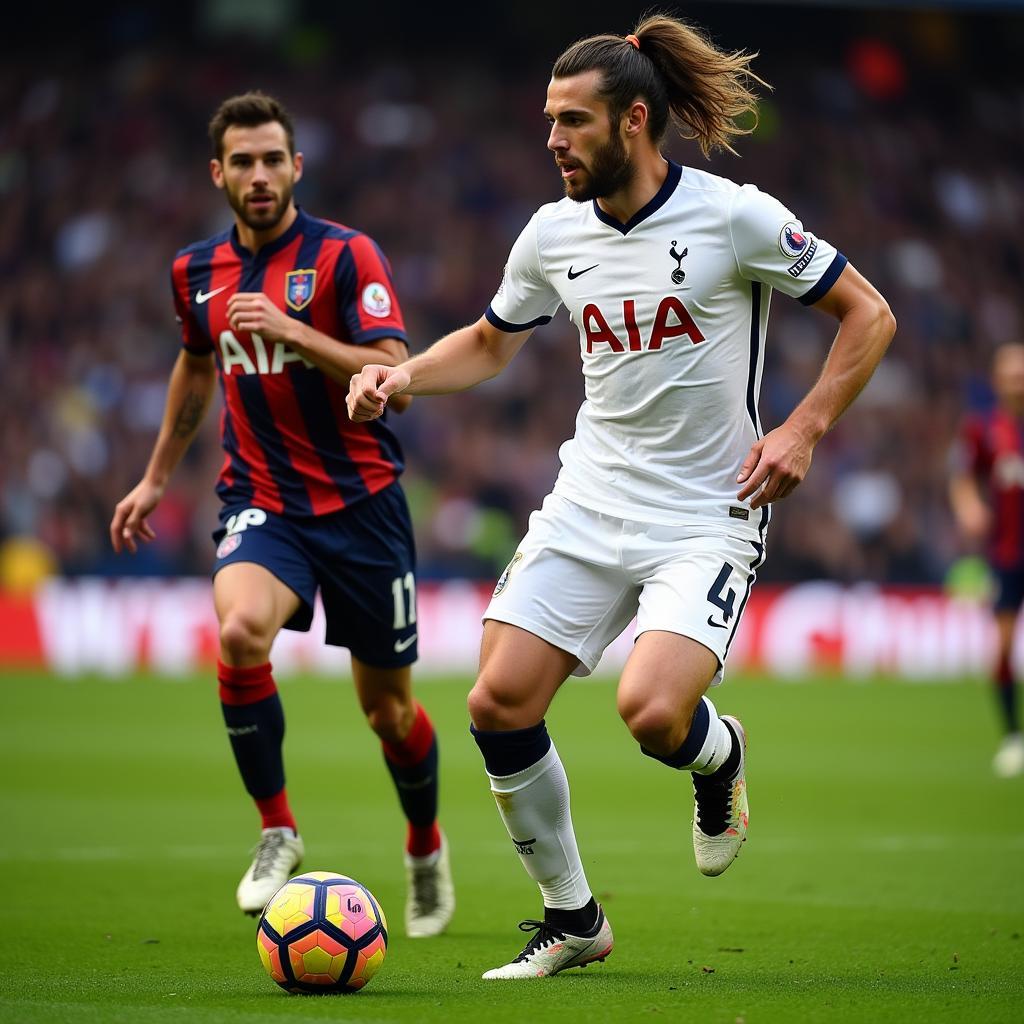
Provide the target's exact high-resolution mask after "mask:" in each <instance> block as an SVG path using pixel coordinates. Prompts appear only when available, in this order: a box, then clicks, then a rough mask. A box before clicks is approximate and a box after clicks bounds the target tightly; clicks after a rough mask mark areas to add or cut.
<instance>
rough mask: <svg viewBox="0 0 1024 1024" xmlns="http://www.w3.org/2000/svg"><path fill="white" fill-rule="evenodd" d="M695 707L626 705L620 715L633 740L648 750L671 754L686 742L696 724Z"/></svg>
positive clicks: (652, 703)
mask: <svg viewBox="0 0 1024 1024" xmlns="http://www.w3.org/2000/svg"><path fill="white" fill-rule="evenodd" d="M693 710H694V709H693V707H680V706H679V705H678V704H671V703H669V702H667V701H658V700H647V701H625V702H621V701H620V704H619V715H620V716H621V717H622V720H623V721H624V722H625V723H626V727H627V728H628V729H629V731H630V732H631V733H632V734H633V738H634V739H635V740H636V741H637V742H638V743H639V744H640V745H641V746H643V747H646V748H647V749H648V750H653V751H656V752H658V753H669V752H671V751H673V750H675V749H677V748H678V747H679V746H680V745H681V744H682V742H683V740H685V739H686V736H687V733H689V731H690V724H691V722H692V721H693Z"/></svg>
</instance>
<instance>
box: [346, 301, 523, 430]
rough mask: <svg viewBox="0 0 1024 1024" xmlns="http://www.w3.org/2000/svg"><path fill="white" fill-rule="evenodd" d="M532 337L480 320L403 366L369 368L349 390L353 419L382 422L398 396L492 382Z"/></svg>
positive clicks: (446, 391) (427, 393)
mask: <svg viewBox="0 0 1024 1024" xmlns="http://www.w3.org/2000/svg"><path fill="white" fill-rule="evenodd" d="M532 333H533V332H532V331H520V332H519V333H517V334H506V333H505V332H504V331H499V330H498V328H497V327H495V326H494V325H493V324H491V323H490V322H489V321H488V320H486V319H485V318H483V317H481V318H480V319H479V320H478V321H477V322H476V323H475V324H470V325H469V326H468V327H462V328H460V329H459V330H457V331H453V332H452V333H451V334H447V335H445V337H443V338H442V339H441V340H440V341H437V342H435V343H434V344H433V345H431V347H430V348H429V349H427V351H426V352H423V353H421V354H420V355H418V356H415V357H413V358H412V359H410V360H408V361H407V362H404V363H400V364H399V365H398V366H381V365H369V366H364V367H363V369H362V372H361V373H358V374H356V375H355V376H354V377H353V378H352V382H351V384H350V386H349V393H348V414H349V416H350V417H351V418H352V419H353V420H354V421H355V422H356V423H362V422H365V421H366V420H372V419H376V418H377V417H378V416H380V414H381V413H382V412H383V411H384V406H385V405H387V404H388V401H389V399H392V396H393V395H396V394H399V393H404V394H408V395H443V394H448V393H449V392H451V391H465V390H466V389H467V388H471V387H473V385H474V384H479V383H481V382H482V381H485V380H490V379H491V378H492V377H496V376H497V375H498V374H499V373H501V371H502V370H504V369H505V367H506V366H508V364H509V362H510V361H511V360H512V357H513V356H514V355H515V354H516V353H517V352H518V351H519V349H520V348H522V347H523V344H524V343H525V342H526V339H527V338H528V337H529V336H530V335H531V334H532Z"/></svg>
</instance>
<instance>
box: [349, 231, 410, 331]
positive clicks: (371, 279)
mask: <svg viewBox="0 0 1024 1024" xmlns="http://www.w3.org/2000/svg"><path fill="white" fill-rule="evenodd" d="M334 276H335V295H336V298H337V303H338V320H339V322H340V323H343V324H344V325H345V327H346V329H347V331H348V338H349V340H350V341H351V342H352V343H353V344H356V345H365V344H366V343H367V342H370V341H377V340H378V339H379V338H398V339H399V341H405V340H406V335H405V320H404V319H403V317H402V310H401V307H400V306H399V305H398V296H397V295H396V294H395V285H394V281H392V279H391V266H390V264H389V263H388V261H387V259H386V257H385V256H384V253H383V252H381V250H380V248H379V247H378V245H377V243H376V242H374V240H373V239H372V238H370V237H369V236H367V235H362V234H357V235H354V236H353V237H352V238H350V239H349V240H348V244H347V245H346V246H345V248H344V249H342V251H341V252H340V253H339V255H338V262H337V263H336V264H335V268H334Z"/></svg>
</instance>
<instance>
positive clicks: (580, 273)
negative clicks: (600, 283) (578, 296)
mask: <svg viewBox="0 0 1024 1024" xmlns="http://www.w3.org/2000/svg"><path fill="white" fill-rule="evenodd" d="M599 266H601V264H600V263H595V264H594V266H592V267H587V269H586V270H577V271H576V273H573V270H572V266H571V265H570V267H569V280H570V281H575V280H576V278H577V277H582V276H583V275H584V274H589V273H590V271H592V270H595V269H597V267H599Z"/></svg>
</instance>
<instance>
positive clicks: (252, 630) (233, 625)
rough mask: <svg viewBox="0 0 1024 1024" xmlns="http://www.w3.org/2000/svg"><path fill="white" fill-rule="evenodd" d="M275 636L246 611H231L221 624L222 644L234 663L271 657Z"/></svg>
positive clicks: (230, 660) (222, 648) (223, 649)
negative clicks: (271, 646) (271, 647)
mask: <svg viewBox="0 0 1024 1024" xmlns="http://www.w3.org/2000/svg"><path fill="white" fill-rule="evenodd" d="M273 639H274V638H273V636H271V635H269V631H268V630H266V629H265V628H264V627H263V626H262V625H261V624H260V623H259V622H257V621H256V620H255V619H253V618H252V616H250V615H247V614H246V613H245V612H231V613H229V614H228V615H226V616H225V617H224V619H223V621H222V622H221V624H220V646H221V650H222V651H223V652H224V654H226V655H227V660H228V661H229V662H230V663H231V664H232V665H240V664H245V663H251V662H252V661H253V659H256V658H259V659H262V660H266V659H267V658H269V657H270V645H271V643H272V641H273Z"/></svg>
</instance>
